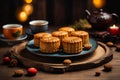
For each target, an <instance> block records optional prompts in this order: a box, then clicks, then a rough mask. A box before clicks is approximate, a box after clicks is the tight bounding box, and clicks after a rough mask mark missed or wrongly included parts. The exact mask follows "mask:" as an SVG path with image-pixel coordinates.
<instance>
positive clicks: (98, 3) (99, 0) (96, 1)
mask: <svg viewBox="0 0 120 80" xmlns="http://www.w3.org/2000/svg"><path fill="white" fill-rule="evenodd" d="M105 3H106V0H93V5H94V6H95V7H96V8H102V7H103V6H104V5H105Z"/></svg>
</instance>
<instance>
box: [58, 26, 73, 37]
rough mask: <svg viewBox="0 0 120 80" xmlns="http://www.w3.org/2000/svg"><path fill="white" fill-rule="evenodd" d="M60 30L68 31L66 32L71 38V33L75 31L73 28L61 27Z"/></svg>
mask: <svg viewBox="0 0 120 80" xmlns="http://www.w3.org/2000/svg"><path fill="white" fill-rule="evenodd" d="M58 30H59V31H66V32H68V35H69V36H71V32H73V31H75V29H74V28H72V27H61V28H59V29H58Z"/></svg>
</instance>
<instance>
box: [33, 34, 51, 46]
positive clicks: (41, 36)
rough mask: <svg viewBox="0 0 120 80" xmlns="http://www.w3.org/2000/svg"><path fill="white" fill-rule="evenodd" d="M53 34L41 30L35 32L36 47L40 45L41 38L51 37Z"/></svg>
mask: <svg viewBox="0 0 120 80" xmlns="http://www.w3.org/2000/svg"><path fill="white" fill-rule="evenodd" d="M51 36H52V35H51V34H50V33H46V32H40V33H36V34H34V45H35V46H36V47H39V46H40V39H41V38H43V37H51Z"/></svg>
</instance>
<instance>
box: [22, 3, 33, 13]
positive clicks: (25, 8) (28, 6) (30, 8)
mask: <svg viewBox="0 0 120 80" xmlns="http://www.w3.org/2000/svg"><path fill="white" fill-rule="evenodd" d="M22 10H23V11H25V12H26V13H27V14H28V15H30V14H32V12H33V6H32V5H31V4H25V5H23V7H22Z"/></svg>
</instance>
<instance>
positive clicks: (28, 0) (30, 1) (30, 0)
mask: <svg viewBox="0 0 120 80" xmlns="http://www.w3.org/2000/svg"><path fill="white" fill-rule="evenodd" d="M24 1H25V2H26V3H28V4H30V3H32V0H24Z"/></svg>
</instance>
